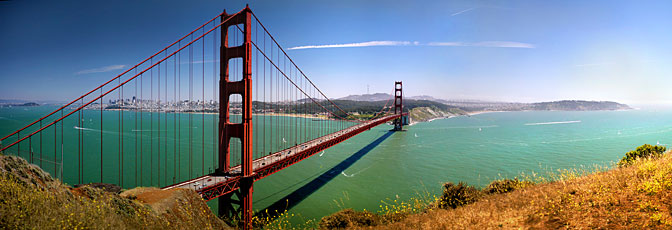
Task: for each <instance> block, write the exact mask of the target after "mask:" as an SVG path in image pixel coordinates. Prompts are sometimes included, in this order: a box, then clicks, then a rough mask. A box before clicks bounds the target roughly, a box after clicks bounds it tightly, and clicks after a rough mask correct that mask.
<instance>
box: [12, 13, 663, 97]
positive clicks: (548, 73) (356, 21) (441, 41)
mask: <svg viewBox="0 0 672 230" xmlns="http://www.w3.org/2000/svg"><path fill="white" fill-rule="evenodd" d="M246 4H249V6H250V8H251V9H252V11H253V12H254V13H255V14H256V15H257V16H258V17H259V18H260V20H261V21H262V23H264V25H265V26H266V27H267V28H268V29H269V31H270V32H271V34H273V36H274V37H275V38H276V39H277V40H278V42H279V43H280V44H281V45H282V46H283V47H285V48H287V52H288V54H289V55H290V56H291V57H292V58H293V59H294V61H295V62H296V63H297V65H298V66H299V67H300V68H301V69H302V70H303V71H304V72H305V73H306V74H307V75H308V77H309V78H310V79H311V80H313V81H314V82H315V84H316V85H317V86H318V87H319V88H321V89H322V90H323V91H324V92H325V94H326V95H327V96H329V97H331V98H339V97H344V96H347V95H351V94H363V93H366V92H367V87H368V88H369V90H370V92H371V93H375V92H383V93H392V90H393V86H394V81H403V82H404V93H405V95H406V96H414V95H430V96H433V97H436V98H442V99H477V100H489V101H511V102H537V101H553V100H565V99H576V100H610V101H617V102H622V103H629V104H672V91H670V90H668V87H669V86H672V2H671V1H614V0H609V1H585V0H578V1H565V0H563V1H516V0H514V1H272V0H267V1H250V2H244V1H195V2H185V1H168V0H166V1H158V0H153V1H149V0H148V1H30V0H25V1H0V33H1V34H0V99H25V100H51V101H69V100H72V99H75V98H77V97H78V96H79V95H81V94H83V93H85V92H88V91H89V90H91V89H93V88H95V87H96V86H98V85H100V84H102V83H104V82H105V81H107V80H109V79H111V78H113V77H115V76H116V75H117V74H119V73H121V72H123V71H124V70H126V69H128V68H130V67H131V66H133V65H135V64H136V63H138V62H140V61H142V60H144V59H145V58H147V57H149V56H150V55H152V54H154V53H155V52H157V51H159V50H161V49H162V48H163V47H165V46H166V45H168V44H170V43H172V42H173V41H175V40H177V39H178V38H180V37H181V36H182V35H184V34H186V33H188V32H190V31H191V30H193V29H194V28H195V27H197V26H199V25H201V24H202V23H204V22H206V21H207V20H209V19H210V18H212V17H214V16H216V15H218V14H219V13H221V12H222V10H227V12H238V11H239V10H241V9H243V8H244V7H245V5H246Z"/></svg>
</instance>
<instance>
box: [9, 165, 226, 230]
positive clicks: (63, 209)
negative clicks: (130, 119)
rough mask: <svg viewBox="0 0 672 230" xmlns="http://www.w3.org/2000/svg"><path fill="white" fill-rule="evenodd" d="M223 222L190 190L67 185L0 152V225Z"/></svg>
mask: <svg viewBox="0 0 672 230" xmlns="http://www.w3.org/2000/svg"><path fill="white" fill-rule="evenodd" d="M157 193H160V194H161V195H162V196H155V195H156V194H157ZM223 228H226V225H225V224H224V223H223V222H222V221H221V220H220V219H219V218H217V217H216V216H215V215H214V214H213V213H212V211H210V209H209V207H208V206H207V205H206V204H205V202H204V201H203V199H201V198H200V197H199V196H198V194H196V193H195V192H194V191H191V190H170V191H162V190H158V189H156V188H149V189H146V188H142V189H138V190H136V191H133V190H131V191H127V192H125V194H123V196H122V195H119V194H116V193H110V192H106V191H103V190H101V189H97V188H93V187H89V186H83V187H79V188H71V187H69V186H66V185H63V184H61V183H60V182H59V181H57V180H54V179H52V178H51V177H50V176H49V175H48V174H46V173H44V171H42V170H41V169H39V168H38V167H37V166H35V165H30V164H28V163H27V162H26V161H25V160H23V159H21V158H18V157H13V156H0V229H223Z"/></svg>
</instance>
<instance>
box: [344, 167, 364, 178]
mask: <svg viewBox="0 0 672 230" xmlns="http://www.w3.org/2000/svg"><path fill="white" fill-rule="evenodd" d="M369 168H371V166H369V167H366V168H365V169H362V170H359V172H356V173H353V174H350V175H348V174H346V173H345V171H342V172H341V174H342V175H343V176H345V177H354V176H356V175H357V174H360V173H362V172H364V171H366V170H367V169H369Z"/></svg>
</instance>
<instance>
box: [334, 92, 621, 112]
mask: <svg viewBox="0 0 672 230" xmlns="http://www.w3.org/2000/svg"><path fill="white" fill-rule="evenodd" d="M390 98H392V95H391V94H387V93H375V94H363V95H350V96H347V97H343V98H339V99H338V100H350V101H367V102H372V101H386V100H388V99H390ZM404 99H411V100H417V101H432V102H438V103H441V104H445V105H449V106H452V107H457V108H460V109H462V110H464V111H523V110H565V111H588V110H622V109H632V108H630V106H628V105H625V104H621V103H617V102H613V101H583V100H562V101H551V102H536V103H519V102H495V101H481V100H444V99H438V98H434V97H432V96H427V95H421V96H409V97H404Z"/></svg>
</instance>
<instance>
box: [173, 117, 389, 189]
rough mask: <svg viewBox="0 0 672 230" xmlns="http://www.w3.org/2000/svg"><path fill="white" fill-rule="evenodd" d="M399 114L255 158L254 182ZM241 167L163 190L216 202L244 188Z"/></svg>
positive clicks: (253, 165) (253, 164) (253, 163)
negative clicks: (191, 193)
mask: <svg viewBox="0 0 672 230" xmlns="http://www.w3.org/2000/svg"><path fill="white" fill-rule="evenodd" d="M397 117H399V115H389V116H385V117H381V118H378V119H374V120H371V121H367V122H363V123H360V124H357V125H354V126H352V127H349V128H346V129H343V130H340V131H336V132H334V133H330V134H327V135H325V136H322V137H319V138H316V139H313V140H311V141H308V142H305V143H301V144H299V145H296V146H293V147H290V148H287V149H284V150H282V151H279V152H276V153H273V154H271V155H268V156H265V157H262V158H258V159H255V160H254V161H253V162H252V167H253V169H254V170H253V172H254V180H255V181H257V180H260V179H262V178H264V177H266V176H269V175H271V174H273V173H275V172H277V171H280V170H282V169H284V168H286V167H288V166H290V165H292V164H294V163H296V162H299V161H301V160H303V159H306V158H308V157H310V156H312V155H314V154H316V153H318V152H321V151H323V150H325V149H327V148H329V147H331V146H334V145H336V144H338V143H340V142H342V141H344V140H347V139H348V138H350V137H353V136H355V135H357V134H359V133H361V132H364V131H366V130H369V129H371V128H372V127H375V126H378V125H380V124H383V123H385V122H388V121H391V120H393V119H395V118H397ZM240 175H241V166H240V165H238V166H235V167H233V168H231V169H230V171H229V173H228V175H216V174H210V175H205V176H202V177H198V178H194V179H191V180H188V181H184V182H182V183H178V184H174V185H171V186H167V187H164V188H163V189H172V188H189V189H194V190H196V192H198V193H199V194H201V196H203V198H204V199H205V200H212V199H214V198H217V197H219V196H222V195H225V194H228V193H230V192H233V191H235V190H236V189H238V188H239V186H240V179H241V176H240Z"/></svg>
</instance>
